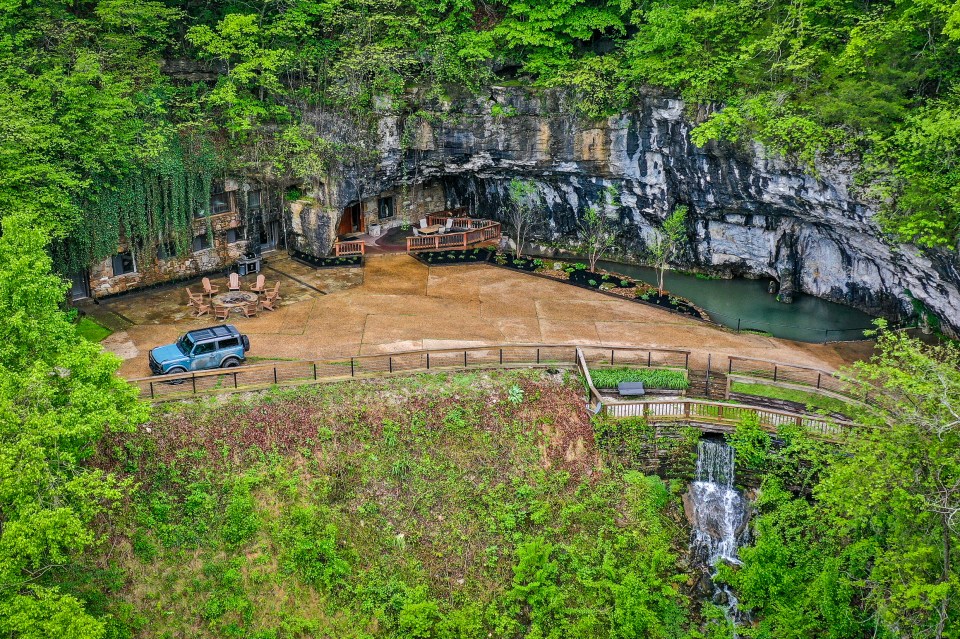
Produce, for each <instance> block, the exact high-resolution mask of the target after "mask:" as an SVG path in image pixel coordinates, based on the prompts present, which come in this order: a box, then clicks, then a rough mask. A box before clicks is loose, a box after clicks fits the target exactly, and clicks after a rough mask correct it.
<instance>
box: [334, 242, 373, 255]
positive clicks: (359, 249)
mask: <svg viewBox="0 0 960 639" xmlns="http://www.w3.org/2000/svg"><path fill="white" fill-rule="evenodd" d="M366 250H367V245H366V244H365V243H364V242H363V240H350V241H346V242H341V241H339V240H338V241H337V242H335V243H334V245H333V251H334V254H335V255H336V256H337V257H341V256H344V255H363V254H364V253H365V252H366Z"/></svg>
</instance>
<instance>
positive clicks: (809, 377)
mask: <svg viewBox="0 0 960 639" xmlns="http://www.w3.org/2000/svg"><path fill="white" fill-rule="evenodd" d="M727 375H728V376H729V377H728V379H730V380H731V381H736V380H737V378H752V379H753V380H754V381H768V382H771V383H772V384H773V385H775V386H782V387H784V388H794V389H797V390H805V391H810V392H816V393H820V394H822V395H827V396H830V397H836V398H837V399H842V400H852V401H855V402H864V401H866V400H867V399H868V397H867V396H863V395H862V394H860V393H858V391H856V389H854V388H851V387H850V385H849V384H847V383H846V382H844V381H843V380H842V379H840V378H839V377H837V376H836V375H835V374H834V373H831V372H830V371H825V370H821V369H819V368H810V367H807V366H797V365H794V364H784V363H782V362H774V361H770V360H766V359H756V358H752V357H737V356H730V358H729V363H728V364H727ZM728 392H729V389H728Z"/></svg>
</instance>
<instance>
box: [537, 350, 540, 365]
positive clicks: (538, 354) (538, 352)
mask: <svg viewBox="0 0 960 639" xmlns="http://www.w3.org/2000/svg"><path fill="white" fill-rule="evenodd" d="M539 363H540V349H539V348H538V349H537V364H539Z"/></svg>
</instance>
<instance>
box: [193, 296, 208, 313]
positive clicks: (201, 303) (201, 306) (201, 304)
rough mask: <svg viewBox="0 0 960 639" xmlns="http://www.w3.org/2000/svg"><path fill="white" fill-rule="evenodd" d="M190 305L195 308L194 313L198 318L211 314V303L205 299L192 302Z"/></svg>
mask: <svg viewBox="0 0 960 639" xmlns="http://www.w3.org/2000/svg"><path fill="white" fill-rule="evenodd" d="M190 305H191V306H193V313H194V315H195V316H196V317H200V316H201V315H208V314H209V313H210V302H207V301H205V300H203V299H200V300H197V301H193V300H190Z"/></svg>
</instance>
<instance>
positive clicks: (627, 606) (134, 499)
mask: <svg viewBox="0 0 960 639" xmlns="http://www.w3.org/2000/svg"><path fill="white" fill-rule="evenodd" d="M388 397H389V398H390V400H389V401H386V402H385V401H383V399H384V398H388ZM580 404H581V399H580V394H579V387H578V384H577V383H576V380H575V379H574V378H570V379H567V380H566V381H559V380H557V379H555V378H551V377H550V376H549V375H547V374H544V373H542V372H539V371H512V372H498V373H490V372H477V373H463V374H456V375H445V374H441V375H420V376H411V377H406V378H394V379H390V380H383V381H377V382H363V383H344V384H336V385H325V386H320V387H315V388H305V389H299V390H294V391H277V392H274V393H270V394H265V395H262V396H260V397H256V398H253V399H251V400H249V401H247V402H243V401H240V400H233V401H231V402H229V403H226V404H220V405H212V404H211V405H203V404H201V405H195V406H191V405H183V406H175V407H171V408H169V409H167V410H166V411H165V412H164V414H162V415H159V416H157V417H156V419H155V420H154V421H153V422H152V423H151V424H150V431H152V432H149V431H146V430H142V431H141V432H138V433H137V434H132V435H123V436H117V437H114V438H112V439H111V441H110V442H107V443H106V444H105V445H104V446H103V447H102V459H101V462H102V463H103V464H105V465H107V466H108V467H110V468H114V469H116V470H117V471H118V472H122V473H123V475H124V476H125V477H126V478H127V479H130V480H133V481H136V482H137V483H138V484H139V486H140V488H139V490H137V491H136V492H134V493H132V494H131V501H130V504H129V509H128V510H126V511H125V513H124V515H123V516H121V517H119V518H118V519H117V523H116V527H115V528H114V530H115V537H114V541H115V545H114V546H111V547H109V548H104V551H103V561H104V562H116V563H118V564H119V566H120V567H121V568H122V570H123V571H124V573H125V577H124V578H125V580H126V584H127V585H126V586H125V587H123V588H122V589H121V590H120V592H119V593H118V594H117V595H116V597H114V598H113V600H112V601H110V602H109V603H108V606H107V609H108V610H109V611H110V612H111V613H113V615H114V617H115V619H117V620H118V622H122V624H123V625H124V626H126V627H127V628H131V629H142V630H141V632H142V633H144V634H149V635H151V636H163V635H164V634H170V635H172V636H177V635H179V634H184V633H189V634H191V636H201V637H238V636H255V637H307V636H337V637H404V638H408V637H430V638H451V639H453V638H456V639H460V638H473V637H476V638H478V639H482V638H484V637H488V636H496V637H557V638H559V637H572V636H577V637H586V638H592V637H618V638H620V637H622V638H626V637H664V638H666V637H681V636H685V629H686V628H687V627H688V624H689V616H688V608H689V602H688V600H687V598H686V597H685V596H684V595H683V594H681V591H682V589H681V587H680V586H681V581H682V580H683V576H682V575H680V574H679V571H678V567H677V565H678V564H677V560H678V551H682V549H683V548H684V547H685V545H686V535H685V531H684V529H683V528H682V527H681V526H680V525H679V524H678V523H677V519H678V517H679V516H680V515H679V510H680V509H679V500H678V499H677V498H676V496H675V494H671V492H670V491H668V489H667V487H666V486H665V485H664V483H663V481H662V480H660V479H658V478H656V477H647V476H644V475H643V474H641V473H640V472H638V471H636V470H631V469H630V468H628V467H625V466H622V465H620V464H619V463H612V464H611V465H610V466H606V465H603V464H597V463H596V458H595V455H596V451H595V450H594V448H593V432H592V429H591V426H590V423H589V422H588V420H587V418H586V416H585V415H584V413H583V412H582V410H578V409H579V408H580ZM226 424H229V428H227V429H225V428H224V425H226ZM684 450H685V451H686V454H687V455H689V451H690V445H689V442H686V445H685V446H684ZM608 459H609V461H611V462H615V460H616V458H615V457H613V456H611V457H609V458H608Z"/></svg>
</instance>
